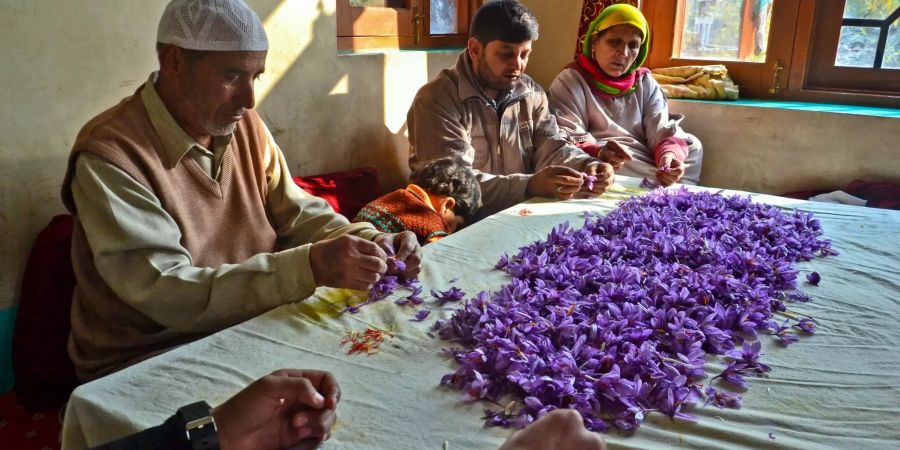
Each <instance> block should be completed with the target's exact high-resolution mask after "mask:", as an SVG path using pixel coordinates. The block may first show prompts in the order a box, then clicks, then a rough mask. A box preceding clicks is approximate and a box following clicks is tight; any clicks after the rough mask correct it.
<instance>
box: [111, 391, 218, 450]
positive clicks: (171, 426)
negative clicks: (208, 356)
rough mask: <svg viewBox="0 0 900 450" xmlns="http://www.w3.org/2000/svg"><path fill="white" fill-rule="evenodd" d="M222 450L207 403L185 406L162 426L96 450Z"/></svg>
mask: <svg viewBox="0 0 900 450" xmlns="http://www.w3.org/2000/svg"><path fill="white" fill-rule="evenodd" d="M157 449H158V450H163V449H164V450H182V449H183V450H219V438H218V432H217V430H216V421H215V420H214V419H213V416H212V410H211V408H210V407H209V404H207V403H206V402H197V403H192V404H190V405H187V406H185V407H182V408H181V409H179V410H178V412H177V413H175V415H173V416H172V417H170V418H169V419H168V420H166V421H165V422H163V424H162V425H159V426H155V427H153V428H148V429H146V430H144V431H141V432H139V433H135V434H132V435H131V436H127V437H124V438H122V439H119V440H116V441H112V442H109V443H106V444H103V445H100V446H98V447H94V448H93V450H157Z"/></svg>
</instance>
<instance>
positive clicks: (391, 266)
mask: <svg viewBox="0 0 900 450" xmlns="http://www.w3.org/2000/svg"><path fill="white" fill-rule="evenodd" d="M387 266H388V269H387V273H389V274H398V273H400V272H403V271H404V270H406V263H405V262H403V261H400V260H399V259H397V258H388V259H387Z"/></svg>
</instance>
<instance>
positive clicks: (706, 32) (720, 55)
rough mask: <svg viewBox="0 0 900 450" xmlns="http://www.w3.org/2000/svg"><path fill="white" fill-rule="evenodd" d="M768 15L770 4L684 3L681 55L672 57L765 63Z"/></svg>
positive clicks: (733, 0)
mask: <svg viewBox="0 0 900 450" xmlns="http://www.w3.org/2000/svg"><path fill="white" fill-rule="evenodd" d="M745 8H749V9H748V10H747V13H748V15H747V17H746V20H745V17H744V12H745ZM771 12H772V0H687V1H686V2H685V9H684V11H682V13H683V14H684V29H683V30H681V34H682V39H681V52H680V54H678V55H673V56H675V57H676V58H692V59H717V60H731V61H756V62H759V61H765V59H766V45H767V43H768V41H769V24H770V19H771ZM742 44H743V45H742Z"/></svg>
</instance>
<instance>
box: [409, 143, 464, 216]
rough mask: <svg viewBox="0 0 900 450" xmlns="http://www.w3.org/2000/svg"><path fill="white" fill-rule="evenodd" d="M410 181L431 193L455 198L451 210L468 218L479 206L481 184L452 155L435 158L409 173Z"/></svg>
mask: <svg viewBox="0 0 900 450" xmlns="http://www.w3.org/2000/svg"><path fill="white" fill-rule="evenodd" d="M410 181H412V182H413V183H415V184H417V185H418V186H419V187H421V188H422V189H425V190H426V191H428V192H429V193H430V194H433V195H446V196H448V197H452V198H453V199H454V200H456V206H454V207H453V212H454V213H456V214H457V215H460V216H463V217H466V218H469V217H471V216H472V214H473V213H474V212H475V211H477V210H478V208H479V207H480V206H481V186H480V185H479V184H478V179H476V178H475V172H473V171H472V169H471V168H470V167H469V166H468V165H467V164H466V163H464V162H463V161H461V160H459V159H457V158H454V157H449V156H448V157H445V158H441V159H436V160H434V161H432V162H431V163H429V164H428V165H427V166H425V167H423V168H422V169H420V170H418V171H416V172H413V174H412V175H410Z"/></svg>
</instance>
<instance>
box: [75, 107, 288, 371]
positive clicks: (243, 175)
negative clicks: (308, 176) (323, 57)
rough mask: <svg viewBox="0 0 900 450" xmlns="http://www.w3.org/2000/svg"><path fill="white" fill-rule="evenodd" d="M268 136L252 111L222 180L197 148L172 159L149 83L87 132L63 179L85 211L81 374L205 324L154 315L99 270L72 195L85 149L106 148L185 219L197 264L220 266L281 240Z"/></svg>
mask: <svg viewBox="0 0 900 450" xmlns="http://www.w3.org/2000/svg"><path fill="white" fill-rule="evenodd" d="M265 143H266V136H265V131H264V125H263V124H262V122H261V120H260V118H259V116H258V115H257V114H256V112H255V111H249V112H248V113H247V114H246V115H245V116H244V118H243V119H242V120H241V121H240V122H239V123H238V126H237V128H236V130H235V132H234V136H233V138H232V140H231V143H230V144H229V145H228V149H227V151H226V152H225V154H224V155H223V158H222V167H221V172H220V176H219V181H218V182H216V181H215V180H213V179H211V178H210V177H209V175H208V174H207V173H206V172H205V171H204V170H203V169H202V168H201V167H200V165H199V164H197V162H196V161H194V160H193V159H191V158H186V157H185V158H182V159H181V161H180V162H179V163H177V164H174V165H170V163H169V161H168V158H167V157H166V153H165V151H164V149H163V145H162V143H161V142H160V139H159V137H158V136H157V134H156V131H155V129H154V128H153V125H152V123H151V121H150V117H149V116H148V114H147V111H146V109H145V108H144V104H143V102H142V101H141V98H140V89H139V90H138V92H136V93H135V94H134V95H132V96H131V97H127V98H125V99H124V100H122V102H120V103H119V104H118V105H116V106H114V107H112V108H110V109H109V110H107V111H105V112H103V113H102V114H100V115H99V116H97V117H96V118H94V119H92V120H91V121H90V122H88V124H87V125H85V126H84V128H83V129H82V130H81V132H79V134H78V137H77V139H76V141H75V145H74V146H73V149H72V152H71V154H70V156H69V166H68V170H67V172H66V177H65V181H64V182H63V186H62V198H63V202H64V203H65V205H66V207H67V208H68V209H69V211H70V212H72V214H74V215H75V217H76V221H75V232H74V236H73V242H72V260H73V265H74V268H75V274H76V280H77V285H76V288H75V295H74V299H73V305H72V332H71V336H70V339H69V354H70V355H71V356H72V360H73V362H74V363H75V365H76V367H77V368H78V375H79V378H81V379H83V380H84V379H93V378H96V377H98V376H101V375H105V374H106V373H109V372H112V371H114V370H117V369H119V368H121V367H124V366H127V365H131V364H133V363H135V362H137V361H139V360H141V359H145V358H147V357H149V356H152V355H154V354H157V353H161V352H163V351H165V350H168V349H170V348H172V347H174V346H177V345H179V344H183V343H185V342H189V341H192V340H195V339H197V338H199V337H201V336H203V335H204V334H205V333H182V332H177V331H175V330H171V329H167V328H165V327H163V326H162V325H160V324H158V323H156V322H154V321H153V320H151V319H150V318H149V317H147V316H145V315H144V314H142V313H140V312H139V311H138V310H136V309H134V308H132V307H131V306H129V305H128V304H127V303H126V302H125V301H124V300H122V299H121V298H119V297H118V296H116V294H115V293H114V292H113V291H112V289H110V287H109V286H108V285H107V284H106V282H105V281H104V280H103V277H102V276H101V275H100V274H99V273H98V271H97V268H96V267H95V265H94V263H93V255H92V253H91V249H90V247H89V244H88V242H87V240H86V238H85V234H84V232H83V230H82V229H81V224H80V222H79V221H78V220H77V218H78V214H77V211H76V208H75V204H74V200H73V197H72V189H71V184H72V177H73V176H74V168H75V161H76V159H77V158H78V155H79V154H80V153H81V152H90V153H92V154H95V155H98V156H100V157H101V158H103V159H105V160H106V161H109V162H110V163H111V164H113V165H114V166H116V167H118V168H119V169H121V170H123V171H124V172H126V173H127V174H129V175H130V176H131V177H133V178H134V179H135V180H137V181H138V182H139V183H141V184H142V185H144V186H145V187H147V188H148V189H150V190H151V191H153V192H154V193H155V194H156V196H157V198H158V199H159V201H160V202H161V204H162V206H163V208H165V210H166V211H167V212H168V213H169V214H170V215H171V216H172V218H173V219H174V220H175V222H176V223H177V224H178V226H179V228H180V229H181V233H182V239H181V245H182V246H184V247H185V248H186V249H187V250H188V251H189V252H190V254H191V257H192V259H193V264H194V266H197V267H217V266H220V265H222V264H227V263H238V262H241V261H244V260H246V259H248V258H250V257H251V256H253V255H256V254H258V253H267V252H273V251H275V249H276V233H275V230H274V228H273V225H272V223H271V222H270V220H269V216H268V214H267V210H266V194H267V182H266V175H265V165H264V151H265ZM173 163H174V162H173ZM172 295H173V296H177V293H176V292H173V293H172Z"/></svg>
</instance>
